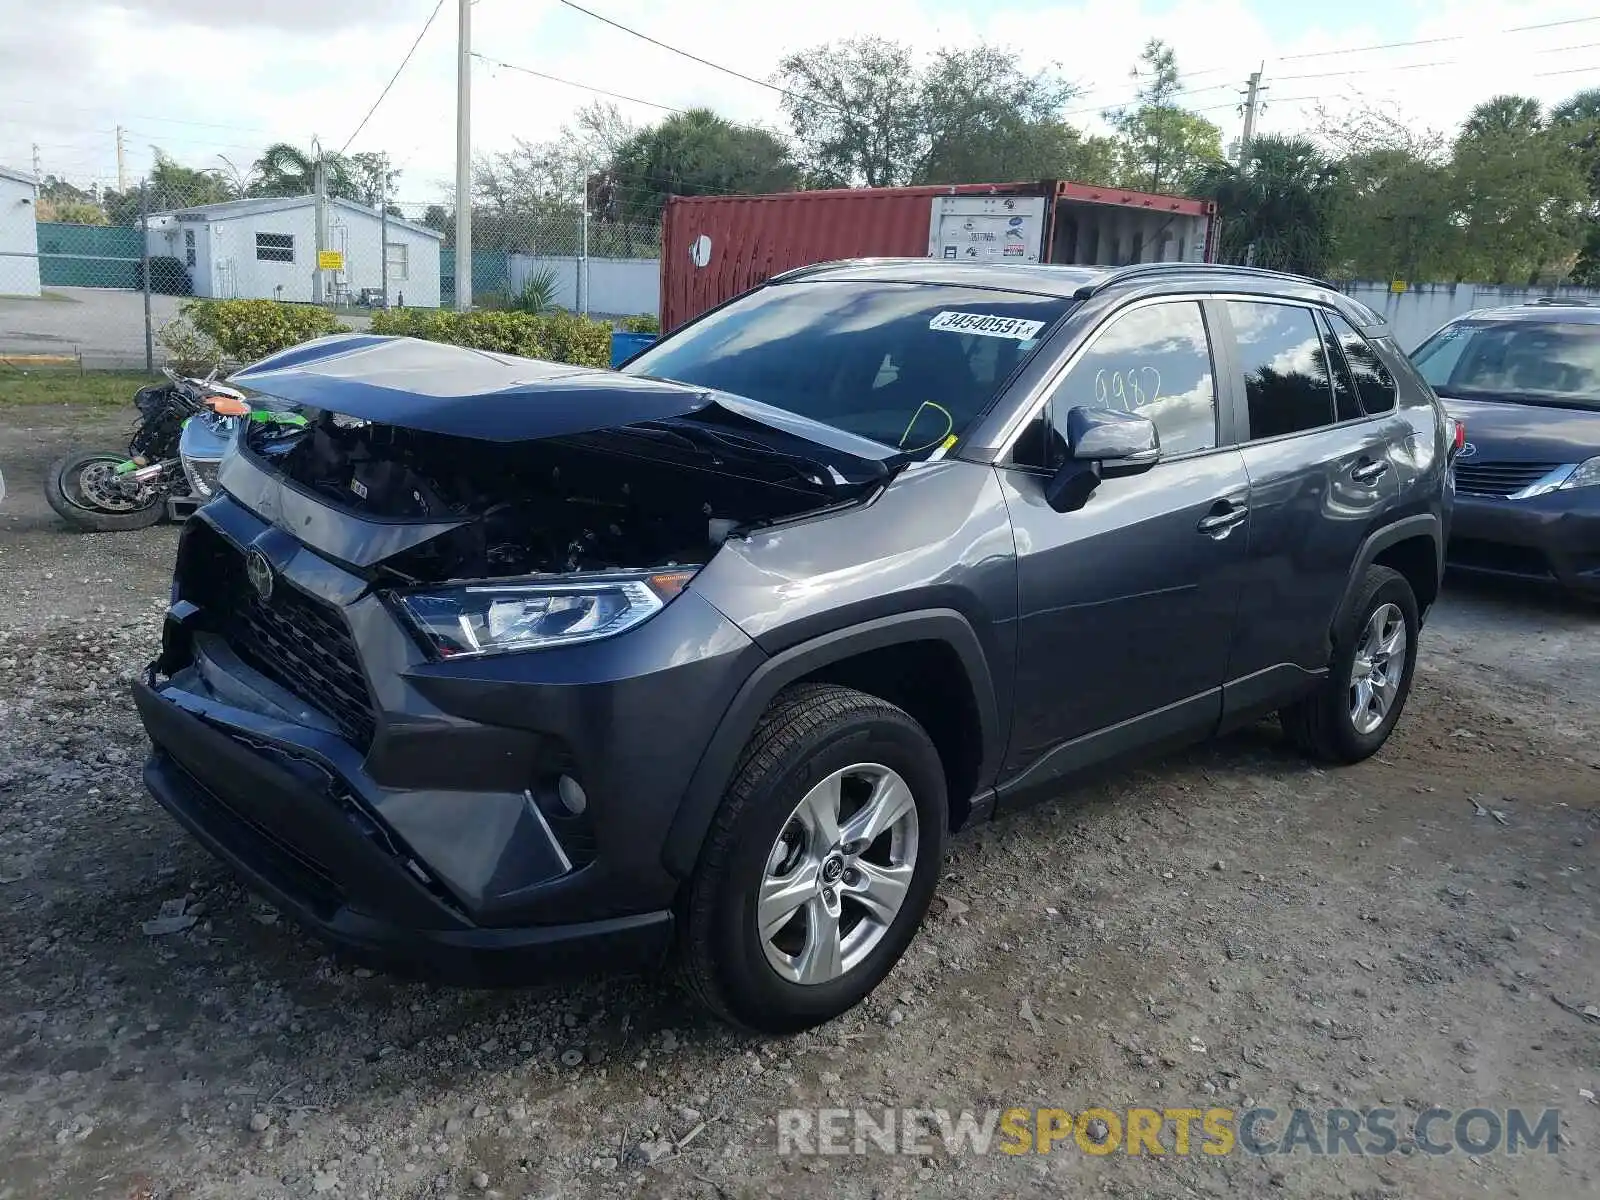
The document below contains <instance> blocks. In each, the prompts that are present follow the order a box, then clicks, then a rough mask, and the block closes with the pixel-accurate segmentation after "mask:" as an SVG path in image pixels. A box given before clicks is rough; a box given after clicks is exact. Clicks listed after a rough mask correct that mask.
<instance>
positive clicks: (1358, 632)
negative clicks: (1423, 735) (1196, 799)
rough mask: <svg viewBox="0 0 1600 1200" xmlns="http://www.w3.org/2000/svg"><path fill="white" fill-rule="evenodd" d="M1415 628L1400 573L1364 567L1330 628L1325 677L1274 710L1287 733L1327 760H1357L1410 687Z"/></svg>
mask: <svg viewBox="0 0 1600 1200" xmlns="http://www.w3.org/2000/svg"><path fill="white" fill-rule="evenodd" d="M1420 629H1421V621H1420V619H1419V618H1418V615H1417V598H1416V596H1415V595H1414V594H1413V592H1412V591H1411V585H1410V584H1409V583H1407V582H1406V578H1405V576H1404V575H1402V574H1400V572H1398V571H1395V570H1392V569H1391V568H1389V567H1380V566H1373V567H1368V568H1367V573H1366V575H1365V577H1364V578H1363V579H1362V581H1361V588H1360V590H1359V591H1358V592H1357V593H1356V598H1355V602H1354V604H1352V605H1351V608H1350V613H1349V616H1348V617H1347V618H1346V619H1345V621H1344V622H1343V625H1342V627H1341V628H1340V629H1339V630H1337V631H1336V632H1335V634H1334V640H1333V655H1332V658H1331V659H1330V660H1329V664H1328V676H1327V678H1326V679H1324V680H1323V682H1322V684H1321V685H1320V686H1319V687H1318V689H1317V690H1316V691H1315V692H1313V693H1312V694H1311V695H1310V696H1307V697H1306V698H1305V699H1304V700H1301V701H1299V702H1298V703H1296V704H1294V705H1292V706H1291V707H1289V708H1286V709H1284V710H1283V712H1282V713H1280V714H1279V716H1280V719H1281V720H1282V722H1283V730H1284V732H1285V733H1286V734H1287V735H1288V736H1289V739H1290V740H1291V741H1293V742H1294V743H1295V745H1296V746H1298V747H1299V748H1300V749H1301V750H1303V751H1305V752H1306V753H1308V754H1311V755H1314V756H1315V757H1317V758H1321V759H1324V760H1326V761H1329V762H1343V763H1354V762H1360V761H1361V760H1362V759H1364V758H1367V757H1370V756H1371V755H1373V754H1375V753H1377V751H1378V749H1379V747H1381V746H1382V745H1383V744H1384V742H1386V741H1387V740H1388V739H1389V734H1390V733H1392V732H1393V730H1394V727H1395V723H1396V722H1397V721H1399V719H1400V713H1401V711H1402V710H1403V709H1404V708H1405V704H1406V698H1407V697H1408V696H1409V695H1410V694H1411V680H1412V676H1413V674H1414V673H1415V671H1416V665H1417V635H1418V633H1419V632H1420Z"/></svg>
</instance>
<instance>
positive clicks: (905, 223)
mask: <svg viewBox="0 0 1600 1200" xmlns="http://www.w3.org/2000/svg"><path fill="white" fill-rule="evenodd" d="M950 197H957V198H963V199H955V200H952V199H946V198H950ZM988 198H993V199H992V200H991V199H988ZM1002 209H1003V210H1004V211H1001V210H1002ZM985 210H988V211H985ZM1012 212H1015V213H1019V214H1021V213H1026V214H1027V215H1026V216H1025V217H1024V216H1010V217H1008V216H1007V214H1009V213H1012ZM1215 212H1216V206H1215V205H1214V204H1213V203H1212V202H1210V201H1207V200H1193V199H1188V198H1185V197H1181V196H1161V195H1155V194H1152V193H1147V192H1130V191H1126V190H1123V189H1119V188H1101V187H1094V186H1090V185H1087V184H1078V183H1068V182H1065V181H1062V182H1056V181H1046V182H1042V183H1003V184H960V185H956V186H936V187H901V188H842V189H837V190H831V191H816V192H786V193H781V194H777V195H769V196H687V197H686V196H674V197H672V198H671V199H669V200H668V201H667V206H666V211H665V212H664V213H663V219H662V227H661V327H662V329H664V330H671V329H676V328H677V327H678V326H679V325H682V324H683V323H684V322H686V321H689V320H692V319H694V318H695V317H697V316H699V315H700V314H701V313H703V312H705V311H706V310H708V309H711V308H714V307H716V306H717V305H718V304H721V303H722V302H723V301H725V300H729V299H731V298H733V297H734V296H737V295H739V294H740V293H741V292H745V291H748V290H749V289H750V288H753V287H755V286H757V285H758V284H760V283H762V282H763V281H765V280H767V279H770V278H771V277H772V276H774V275H777V274H779V273H781V272H783V271H788V270H791V269H792V268H794V267H803V266H809V265H810V264H812V263H818V262H828V261H832V260H835V259H842V258H896V257H906V258H922V257H927V256H930V255H934V254H936V253H940V254H942V256H943V257H946V258H952V259H954V258H956V257H957V256H958V255H960V254H966V255H970V256H972V257H983V258H990V259H995V260H1000V261H1004V260H1006V259H1009V260H1012V261H1019V262H1023V261H1026V262H1058V263H1106V264H1116V265H1120V264H1122V263H1124V262H1135V261H1155V260H1157V259H1161V258H1169V259H1189V260H1204V261H1210V260H1211V259H1212V258H1213V257H1214V254H1215V245H1214V242H1215V234H1214V225H1215V220H1214V218H1215ZM1000 218H1005V221H1004V224H1009V225H1011V226H1017V227H1021V229H1026V231H1027V234H1028V236H1027V238H1024V237H1023V236H1022V233H1021V230H1020V229H1019V231H1018V232H1007V233H1005V235H1004V236H1005V237H1007V238H1011V239H1015V240H1014V241H1011V242H1007V243H1006V244H1005V246H1004V248H1001V246H1000V244H999V243H998V242H997V240H996V237H997V235H995V234H993V233H990V232H977V231H986V230H989V229H991V228H1003V225H1001V224H999V223H998V221H999V219H1000ZM962 228H964V229H967V230H975V232H972V233H970V234H962V233H960V232H959V231H960V229H962ZM961 237H970V238H972V239H973V240H974V241H975V242H976V241H977V240H978V239H979V238H983V239H986V240H987V242H988V243H989V245H988V246H987V247H984V248H983V253H981V254H980V253H978V250H977V248H976V247H966V246H964V245H962V244H961V243H960V238H961ZM1002 254H1003V255H1004V256H1005V259H1001V258H1000V256H1001V255H1002Z"/></svg>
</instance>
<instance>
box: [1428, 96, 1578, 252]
mask: <svg viewBox="0 0 1600 1200" xmlns="http://www.w3.org/2000/svg"><path fill="white" fill-rule="evenodd" d="M1564 132H1565V130H1564V127H1559V126H1558V127H1554V128H1552V127H1550V126H1548V125H1547V124H1546V123H1545V122H1544V120H1543V116H1542V114H1541V112H1540V108H1539V104H1538V102H1537V101H1535V100H1532V99H1529V98H1526V97H1516V96H1497V97H1495V98H1494V99H1492V100H1489V101H1486V102H1484V103H1483V104H1480V105H1478V106H1477V107H1475V108H1474V109H1473V110H1472V112H1471V113H1470V114H1469V115H1468V117H1467V120H1466V122H1465V123H1464V124H1463V126H1462V130H1461V134H1460V136H1458V137H1457V138H1456V142H1455V147H1454V154H1453V167H1454V178H1455V184H1456V194H1457V197H1458V200H1459V205H1460V214H1461V225H1462V239H1463V243H1464V247H1465V249H1466V251H1467V253H1468V255H1469V261H1470V262H1471V265H1472V269H1473V270H1474V271H1476V272H1477V273H1479V274H1480V275H1482V276H1483V277H1485V278H1487V279H1489V280H1491V281H1492V282H1495V283H1506V282H1511V281H1515V282H1519V283H1520V282H1527V283H1532V282H1534V281H1536V280H1537V279H1538V278H1539V277H1540V276H1541V275H1543V274H1544V273H1546V272H1547V271H1549V270H1551V269H1552V268H1554V269H1555V270H1556V272H1557V273H1558V274H1561V275H1565V274H1567V273H1568V272H1569V271H1570V270H1571V268H1572V266H1573V265H1574V260H1575V259H1576V257H1577V252H1578V249H1579V247H1580V246H1581V245H1582V243H1583V237H1584V233H1585V227H1584V217H1585V214H1586V211H1587V209H1588V206H1589V203H1590V198H1589V180H1588V178H1587V177H1586V173H1585V171H1584V167H1583V163H1582V160H1581V159H1580V158H1579V156H1578V155H1576V154H1574V153H1573V152H1572V149H1571V147H1570V145H1569V144H1568V143H1567V142H1566V141H1565V140H1564V136H1563V135H1564Z"/></svg>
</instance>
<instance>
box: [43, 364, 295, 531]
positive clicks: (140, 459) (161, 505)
mask: <svg viewBox="0 0 1600 1200" xmlns="http://www.w3.org/2000/svg"><path fill="white" fill-rule="evenodd" d="M162 374H163V375H165V376H166V379H167V382H166V383H162V384H153V385H151V386H150V387H146V388H140V389H139V391H138V393H137V394H136V395H135V396H134V398H133V403H134V407H135V408H137V409H138V410H139V423H138V425H137V426H135V427H134V431H133V434H132V436H131V437H130V438H129V440H128V448H127V451H126V452H125V453H119V452H117V451H114V450H90V451H80V452H78V453H75V454H69V455H67V456H66V457H64V458H61V459H59V460H57V461H56V462H55V463H53V464H51V467H50V470H49V472H48V473H47V474H46V476H45V482H44V494H45V499H46V500H48V501H49V502H50V507H51V508H53V509H55V511H56V512H57V513H58V514H59V515H60V516H61V517H62V518H64V519H65V520H66V521H68V522H69V523H71V524H73V525H76V526H77V527H78V528H80V529H85V530H89V531H91V532H95V533H113V532H117V531H120V530H126V529H143V528H145V527H146V526H149V525H154V524H155V523H156V522H157V521H159V520H161V519H162V518H163V517H170V518H171V519H173V520H179V519H181V518H183V517H185V516H187V515H188V514H189V513H190V512H192V511H194V509H195V508H197V507H198V506H199V505H201V504H204V503H205V502H206V501H207V500H209V499H211V497H212V496H213V495H214V494H215V486H216V476H217V468H218V464H219V463H220V462H221V461H222V455H223V453H224V452H225V451H226V450H227V448H228V445H229V443H230V442H231V441H232V440H233V437H234V435H235V434H236V433H237V432H238V426H239V423H240V421H242V420H249V419H253V420H258V421H268V422H273V423H289V424H293V423H296V422H299V421H300V420H301V418H300V417H298V416H296V415H295V414H294V413H292V412H285V411H278V410H276V409H261V408H260V407H259V406H258V407H257V408H255V409H254V410H253V409H252V406H251V405H250V404H249V403H248V402H247V401H246V400H245V397H244V393H243V392H241V391H239V390H238V389H237V388H231V387H227V386H226V385H224V384H221V383H218V382H216V377H217V372H216V371H215V370H213V371H212V372H211V374H209V375H207V376H206V377H205V378H194V377H190V376H184V375H180V374H178V373H177V372H176V371H174V370H172V369H171V368H170V367H168V368H163V370H162Z"/></svg>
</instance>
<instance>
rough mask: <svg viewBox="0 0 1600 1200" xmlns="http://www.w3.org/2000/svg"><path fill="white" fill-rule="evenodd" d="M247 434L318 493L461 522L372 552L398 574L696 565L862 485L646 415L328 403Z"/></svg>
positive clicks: (386, 514) (277, 466)
mask: <svg viewBox="0 0 1600 1200" xmlns="http://www.w3.org/2000/svg"><path fill="white" fill-rule="evenodd" d="M306 415H307V416H308V417H309V418H310V420H309V421H308V423H307V424H306V425H304V426H301V427H286V426H262V427H260V428H254V429H251V430H249V431H248V432H247V434H246V436H245V446H246V450H247V452H249V453H251V454H253V455H254V456H256V458H257V460H258V461H260V462H263V463H264V464H265V465H267V466H269V467H270V468H271V469H273V470H275V471H277V472H281V473H282V475H283V476H284V477H286V478H287V480H288V481H290V482H291V483H293V484H294V485H296V486H297V487H298V488H300V489H301V490H303V491H305V492H309V493H310V494H312V495H314V496H315V497H316V498H317V499H318V500H319V501H321V502H323V503H325V504H328V505H330V506H332V507H334V508H338V509H340V510H343V511H345V512H349V513H351V514H353V515H357V516H361V517H364V518H367V519H369V520H380V521H417V522H423V521H460V520H463V519H465V521H466V523H465V524H462V525H460V526H458V527H457V528H455V529H453V530H451V531H450V532H447V533H444V534H442V535H440V536H438V537H435V538H432V539H430V540H428V541H426V542H423V543H422V544H421V545H418V546H415V547H413V548H412V549H410V550H406V551H404V552H402V553H401V554H398V555H395V556H394V557H392V558H389V559H386V560H385V561H384V562H383V563H382V564H381V567H380V570H381V571H382V573H384V574H385V575H387V576H389V577H391V578H394V579H396V580H397V581H400V582H433V581H441V580H446V579H464V578H474V579H483V578H494V577H505V576H516V575H527V574H536V573H546V572H574V571H601V570H610V569H622V568H645V567H656V566H672V565H677V564H684V563H703V562H705V561H707V560H708V559H709V558H710V556H711V555H712V554H714V553H715V551H716V548H717V547H718V546H719V545H720V544H721V543H722V541H723V540H724V538H726V537H727V536H728V535H729V534H730V533H733V532H735V531H737V530H740V529H743V528H748V527H752V526H758V525H762V524H766V523H770V522H772V521H776V520H782V519H785V518H788V517H793V516H796V515H799V514H802V513H806V512H809V511H814V510H818V509H822V508H826V507H831V506H833V505H835V504H837V503H841V502H849V501H851V500H854V499H856V498H858V496H859V495H860V494H861V493H862V492H863V490H864V489H862V488H859V487H854V488H851V487H845V488H841V487H840V486H838V481H837V480H830V478H829V475H828V472H827V471H826V469H825V468H823V467H821V466H819V465H818V464H815V463H812V462H808V461H806V460H805V459H804V458H803V457H797V456H796V455H795V454H792V453H779V452H775V451H774V450H773V449H771V448H770V447H768V446H763V445H761V444H759V443H757V442H755V441H751V440H748V439H745V438H742V437H740V436H739V434H738V432H737V431H736V430H732V429H723V430H721V431H712V430H709V429H707V428H704V427H694V428H682V427H674V425H673V423H671V422H648V423H641V424H636V425H629V426H624V427H621V428H612V429H605V430H600V431H594V432H586V433H578V434H569V435H566V436H562V437H554V438H545V439H530V440H525V441H488V440H480V439H477V438H469V437H459V436H453V435H449V434H442V433H433V432H427V431H423V430H417V429H410V428H404V427H400V426H396V425H387V424H382V423H378V422H371V421H366V420H362V419H358V418H353V417H347V416H342V415H339V414H336V413H331V412H320V413H307V414H306Z"/></svg>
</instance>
